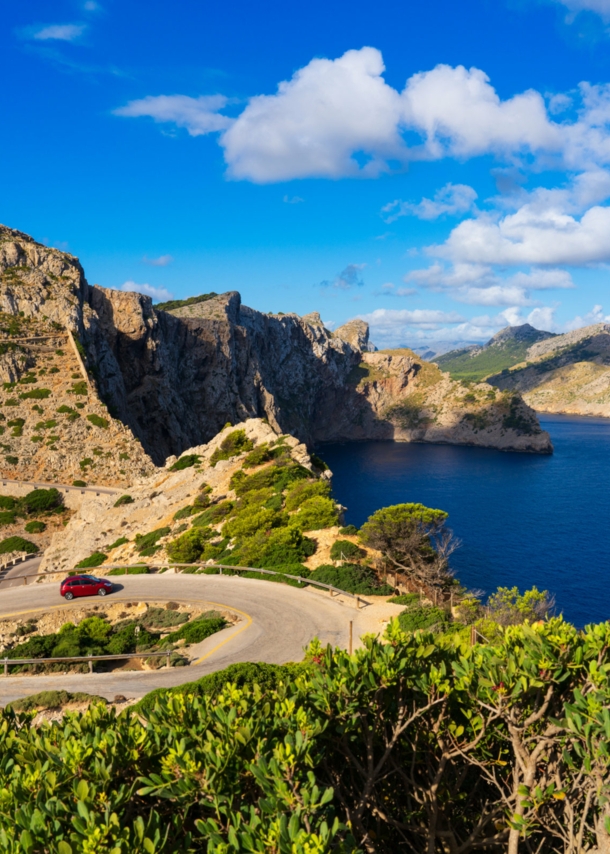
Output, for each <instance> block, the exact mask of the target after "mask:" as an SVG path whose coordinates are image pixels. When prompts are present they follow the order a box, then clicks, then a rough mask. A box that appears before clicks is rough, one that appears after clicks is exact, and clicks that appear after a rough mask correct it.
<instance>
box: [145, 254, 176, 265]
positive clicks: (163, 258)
mask: <svg viewBox="0 0 610 854" xmlns="http://www.w3.org/2000/svg"><path fill="white" fill-rule="evenodd" d="M173 260H174V259H173V257H172V256H171V255H159V257H158V258H147V257H146V255H145V256H144V257H143V258H142V261H143V263H144V264H150V265H151V267H167V265H168V264H171V263H172V261H173Z"/></svg>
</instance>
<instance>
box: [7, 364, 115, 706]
mask: <svg viewBox="0 0 610 854" xmlns="http://www.w3.org/2000/svg"><path fill="white" fill-rule="evenodd" d="M49 373H51V371H49ZM107 702H108V701H107V700H106V698H105V697H99V696H98V695H97V694H85V693H84V692H83V691H76V692H74V693H70V692H68V691H40V692H39V693H38V694H31V695H30V696H29V697H24V698H23V699H22V700H14V701H13V702H12V703H11V704H10V708H11V710H12V711H13V712H34V711H36V712H38V711H47V710H48V711H51V710H55V709H63V708H64V707H65V706H67V705H69V704H71V703H103V704H104V705H105V704H106V703H107Z"/></svg>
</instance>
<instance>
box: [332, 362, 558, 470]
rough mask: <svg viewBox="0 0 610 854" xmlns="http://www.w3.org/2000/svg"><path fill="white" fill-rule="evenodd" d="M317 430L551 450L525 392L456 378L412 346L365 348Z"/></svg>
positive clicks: (335, 436) (352, 436) (337, 435)
mask: <svg viewBox="0 0 610 854" xmlns="http://www.w3.org/2000/svg"><path fill="white" fill-rule="evenodd" d="M318 438H319V439H320V440H330V441H333V440H335V441H346V440H358V439H360V440H364V439H393V440H394V441H402V442H434V443H444V444H459V445H478V446H481V447H494V448H499V449H501V450H505V451H529V452H533V453H551V452H552V445H551V443H550V439H549V436H548V433H546V432H544V431H543V430H541V429H540V426H539V424H538V420H537V418H536V415H535V413H534V412H533V411H532V410H531V409H530V408H529V407H528V406H527V405H526V404H525V403H524V402H523V400H522V399H521V398H520V396H519V395H514V394H512V393H510V392H508V393H500V392H496V391H494V390H491V389H490V388H489V386H488V385H486V384H485V383H476V384H473V383H471V384H469V385H468V386H465V385H464V384H463V383H460V382H455V381H454V380H452V379H451V378H450V376H449V374H445V373H442V372H441V371H440V370H439V369H438V368H437V367H436V365H433V364H430V363H428V362H425V361H423V360H422V359H420V358H418V357H417V356H416V355H415V353H413V352H411V351H410V350H406V349H401V350H388V351H383V350H382V351H379V352H376V353H364V354H363V355H362V361H361V362H360V364H359V365H358V366H357V367H356V368H355V369H354V370H353V371H352V372H351V374H350V376H349V381H348V383H347V385H346V387H345V388H344V389H343V391H342V394H340V395H337V397H336V399H335V403H334V408H333V411H332V413H330V414H329V418H328V420H327V422H326V423H325V426H324V434H323V435H319V436H318Z"/></svg>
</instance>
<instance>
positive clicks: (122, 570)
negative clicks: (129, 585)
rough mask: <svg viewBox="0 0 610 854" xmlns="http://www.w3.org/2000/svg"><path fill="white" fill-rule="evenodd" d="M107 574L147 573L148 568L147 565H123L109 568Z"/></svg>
mask: <svg viewBox="0 0 610 854" xmlns="http://www.w3.org/2000/svg"><path fill="white" fill-rule="evenodd" d="M107 574H108V575H148V574H149V569H148V567H147V566H123V567H118V568H116V569H109V570H108V573H107Z"/></svg>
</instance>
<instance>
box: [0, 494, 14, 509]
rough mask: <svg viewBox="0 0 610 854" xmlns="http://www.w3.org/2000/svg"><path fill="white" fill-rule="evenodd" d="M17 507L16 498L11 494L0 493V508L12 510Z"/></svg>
mask: <svg viewBox="0 0 610 854" xmlns="http://www.w3.org/2000/svg"><path fill="white" fill-rule="evenodd" d="M15 507H17V499H16V498H13V496H12V495H0V510H14V509H15Z"/></svg>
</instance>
